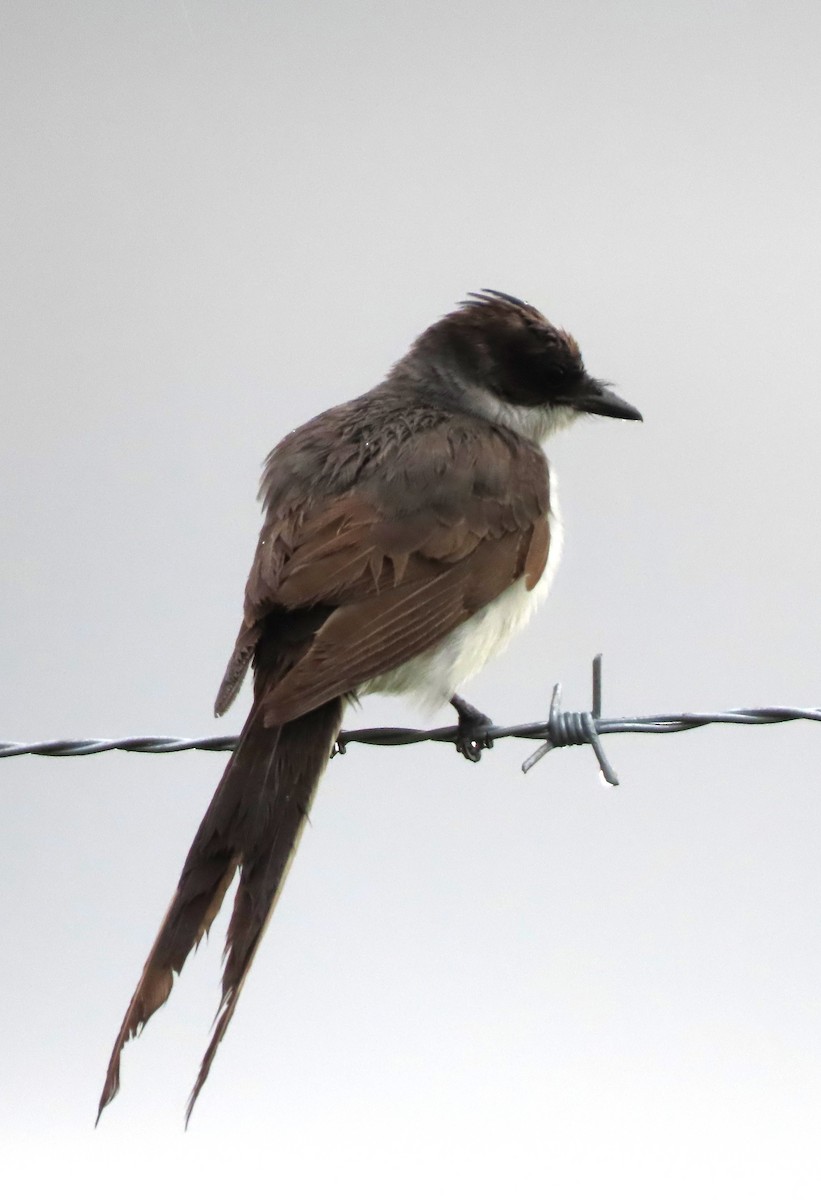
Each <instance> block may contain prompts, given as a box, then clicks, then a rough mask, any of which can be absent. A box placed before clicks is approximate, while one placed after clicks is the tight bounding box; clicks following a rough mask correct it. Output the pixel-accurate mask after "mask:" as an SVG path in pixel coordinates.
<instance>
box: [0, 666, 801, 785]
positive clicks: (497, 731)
mask: <svg viewBox="0 0 821 1200" xmlns="http://www.w3.org/2000/svg"><path fill="white" fill-rule="evenodd" d="M601 706H602V656H601V655H600V654H597V655H596V657H595V658H594V659H593V702H592V706H591V708H590V711H589V712H564V711H563V710H562V707H561V685H560V684H558V683H557V684H556V686H555V687H554V689H553V697H552V699H551V702H550V711H549V713H548V717H547V720H546V721H536V722H532V723H530V724H527V725H508V726H502V725H491V726H489V727H488V728H487V729H483V730H482V745H485V746H492V744H493V743H494V742H495V741H498V740H499V739H501V738H507V737H516V738H526V739H530V740H534V741H539V742H541V743H542V744H541V746H539V748H538V749H537V750H535V751H534V752H533V753H532V754H531V755H530V756H529V757H528V758H526V759H525V761H524V762H523V763H522V770H523V771H525V772H527V771H529V770H530V769H531V768H532V767H535V765H536V763H537V762H539V761H540V760H541V759H542V758H544V756H545V755H546V754H547V753H548V752H549V751H550V750H558V749H559V748H560V747H562V746H583V745H589V746H591V747H592V749H593V753H594V754H595V755H596V758H597V760H598V764H599V768H600V770H601V773H602V775H603V777H604V779H605V780H606V781H607V783H609V784H612V785H613V786H614V787H615V786H616V785H617V784H618V782H619V779H618V776H617V775H616V772H615V771H614V770H613V767H612V765H611V763H610V761H609V760H608V758H607V755H606V754H605V752H604V747H603V746H602V744H601V739H602V737H603V736H604V735H606V734H609V733H683V732H684V731H685V730H687V729H700V728H701V727H702V726H704V725H776V724H780V723H781V722H784V721H821V708H783V707H773V706H770V707H767V708H731V709H728V710H727V711H726V712H699V713H693V712H682V713H661V714H657V715H655V716H650V717H603V716H602V715H601ZM460 735H461V730H460V729H459V726H458V725H446V726H443V727H442V728H440V729H405V728H378V729H349V730H343V731H342V732H341V733H340V734H339V737H338V738H337V741H336V745H335V746H334V751H333V753H334V754H335V755H336V754H344V753H345V751H346V750H347V748H348V746H349V745H351V744H352V743H354V742H358V743H361V744H363V745H367V746H411V745H415V744H416V743H417V742H450V743H452V744H454V745H455V744H456V743H457V741H458V740H459V738H460ZM237 741H238V738H237V737H236V736H234V735H223V736H222V737H206V738H172V737H131V738H120V739H103V738H86V739H83V740H77V741H69V740H61V741H53V742H0V758H16V757H18V756H19V755H22V754H35V755H42V756H46V757H53V758H64V757H68V756H70V755H88V754H102V753H104V752H105V751H107V750H127V751H129V752H131V753H132V754H176V753H178V752H179V751H181V750H216V751H224V750H233V749H235V747H236V745H237ZM480 754H481V748H480V746H479V745H478V743H477V747H476V758H475V760H474V761H478V759H479V757H480Z"/></svg>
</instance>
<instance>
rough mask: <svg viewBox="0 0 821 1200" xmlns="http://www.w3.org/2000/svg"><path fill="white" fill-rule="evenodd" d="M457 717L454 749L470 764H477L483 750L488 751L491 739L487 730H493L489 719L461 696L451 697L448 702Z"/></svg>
mask: <svg viewBox="0 0 821 1200" xmlns="http://www.w3.org/2000/svg"><path fill="white" fill-rule="evenodd" d="M450 702H451V704H452V705H453V707H454V708H455V709H456V712H457V713H458V715H459V733H458V735H457V738H456V749H457V750H458V751H459V753H460V754H463V755H464V756H465V758H466V759H468V760H469V761H470V762H478V761H479V759H480V758H481V757H482V751H483V750H490V749H491V748H492V746H493V739H492V738H491V737H489V736H488V730H489V729H492V728H493V722H492V721H491V719H490V717H488V716H485V714H484V713H483V712H479V709H478V708H474V707H473V705H472V704H468V702H467V700H463V699H462V697H461V696H451V700H450Z"/></svg>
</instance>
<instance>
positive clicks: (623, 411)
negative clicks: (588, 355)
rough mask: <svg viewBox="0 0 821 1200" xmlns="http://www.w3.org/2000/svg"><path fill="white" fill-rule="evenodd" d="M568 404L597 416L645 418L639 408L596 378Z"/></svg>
mask: <svg viewBox="0 0 821 1200" xmlns="http://www.w3.org/2000/svg"><path fill="white" fill-rule="evenodd" d="M568 404H569V405H570V407H571V408H575V409H576V411H577V412H586V413H593V414H595V416H597V417H618V418H619V419H620V420H622V421H643V420H644V418H643V417H642V415H641V413H640V412H639V410H638V409H637V408H633V405H632V404H628V403H627V401H626V400H622V398H621V396H617V395H616V393H615V392H611V390H610V388H609V387H605V386H604V384H603V383H599V382H598V381H597V380H595V379H591V380H590V381H589V382H588V383H587V384H585V387H584V389H583V390H582V391H581V392H579V394H578V395H576V396H574V397H573V398H572V399H571V400H568Z"/></svg>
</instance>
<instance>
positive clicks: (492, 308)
mask: <svg viewBox="0 0 821 1200" xmlns="http://www.w3.org/2000/svg"><path fill="white" fill-rule="evenodd" d="M410 356H412V357H413V359H414V360H416V361H417V362H419V361H423V362H425V363H427V364H428V365H430V366H431V367H433V368H434V369H438V370H439V371H440V372H441V374H442V376H443V378H447V379H449V380H453V381H454V382H455V383H456V384H457V385H459V386H461V387H462V388H463V390H464V394H465V396H466V397H468V400H469V406H470V407H471V408H474V409H476V410H477V411H481V412H483V415H487V416H492V417H493V418H494V419H496V420H502V421H503V422H504V423H505V424H510V425H511V426H513V427H514V428H518V429H519V431H520V432H523V433H528V434H529V435H530V436H535V437H537V438H538V439H541V438H543V437H545V436H547V435H548V434H549V433H551V432H553V431H554V430H555V429H557V428H561V427H562V426H564V425H566V424H567V423H568V422H569V421H571V420H572V419H573V418H574V417H576V416H578V415H579V414H580V413H593V414H595V415H597V416H602V417H620V418H621V419H622V420H627V421H640V420H641V419H642V417H641V413H640V412H639V411H638V409H636V408H634V407H633V406H632V404H628V403H627V402H626V401H625V400H622V399H621V397H619V396H617V395H616V394H615V392H613V391H611V389H610V388H609V387H608V386H607V385H606V384H604V383H602V382H600V381H599V380H597V379H594V378H593V377H592V376H591V375H589V374H588V373H587V371H586V370H585V366H584V362H583V361H582V356H581V352H580V350H579V346H578V343H577V342H576V340H575V338H573V337H572V336H571V335H570V334H569V333H566V332H565V331H564V330H563V329H559V328H557V326H555V325H553V324H551V322H550V321H548V320H547V318H546V317H544V316H543V315H542V313H540V312H539V311H538V309H536V308H534V307H533V306H532V305H530V304H526V303H525V302H524V301H523V300H517V299H516V297H515V296H509V295H507V294H506V293H505V292H497V291H493V290H492V289H490V288H485V289H483V290H482V291H481V292H471V293H470V294H469V296H468V299H467V300H465V301H463V302H462V304H461V305H460V306H459V308H458V309H456V311H455V312H452V313H450V314H449V315H448V316H446V317H443V318H442V320H440V321H437V322H436V324H435V325H431V326H430V328H429V329H426V330H425V332H424V333H423V334H422V335H421V336H420V337H419V338H418V339H417V340H416V342H415V343H414V345H413V347H412V349H411V352H410ZM410 356H409V357H410ZM496 406H500V407H499V408H498V411H497V409H496Z"/></svg>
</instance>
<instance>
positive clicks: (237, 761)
mask: <svg viewBox="0 0 821 1200" xmlns="http://www.w3.org/2000/svg"><path fill="white" fill-rule="evenodd" d="M341 721H342V701H341V700H332V701H330V702H329V703H328V704H325V705H323V706H322V707H321V708H318V709H315V710H314V711H313V712H310V713H306V714H305V716H303V717H300V718H299V719H298V720H296V721H292V722H289V723H288V724H287V725H283V726H277V727H273V728H266V727H265V725H264V720H263V714H262V711H261V708H260V706H259V705H255V706H254V709H253V710H252V711H251V714H250V715H249V717H248V721H247V722H246V725H245V728H244V729H243V732H242V736H241V738H240V741H239V744H238V746H237V749H236V750H235V751H234V754H233V755H232V757H231V760H230V762H229V764H228V766H227V768H226V770H225V773H224V775H223V777H222V780H221V781H220V784H219V786H218V788H217V791H216V793H215V795H214V798H213V800H212V801H211V804H210V806H209V808H208V811H207V812H206V814H205V816H204V818H203V820H202V823H201V825H200V827H199V830H198V831H197V834H196V837H195V838H194V842H193V844H192V846H191V849H190V850H189V852H188V857H187V858H186V861H185V865H184V866H183V869H182V874H181V876H180V881H179V884H178V886H177V890H176V892H175V894H174V897H173V899H172V901H171V904H170V906H169V909H168V912H167V913H166V916H165V919H164V920H163V923H162V925H161V927H160V931H159V933H158V934H157V938H156V941H155V942H154V945H153V947H152V949H151V953H150V954H149V956H148V959H147V961H146V964H145V967H144V968H143V972H142V975H141V977H140V981H139V983H138V984H137V989H136V991H135V992H134V995H133V997H132V1000H131V1003H130V1004H129V1006H128V1010H127V1011H126V1014H125V1018H124V1020H123V1023H122V1026H121V1028H120V1032H119V1034H118V1035H117V1039H116V1041H115V1043H114V1049H113V1051H112V1054H111V1060H110V1062H109V1065H108V1071H107V1073H106V1079H105V1084H104V1087H103V1092H102V1096H101V1097H100V1106H99V1110H98V1113H97V1120H98V1121H99V1119H100V1115H101V1114H102V1111H103V1109H104V1108H105V1107H106V1105H107V1104H109V1103H110V1102H111V1101H112V1100H113V1099H114V1097H115V1096H116V1094H117V1091H118V1090H119V1084H120V1057H121V1054H122V1050H123V1047H124V1045H125V1043H126V1042H127V1041H128V1040H129V1039H130V1038H132V1037H135V1036H137V1035H138V1034H139V1033H140V1032H141V1031H142V1028H143V1026H144V1025H145V1024H146V1022H147V1021H148V1020H149V1018H150V1017H151V1016H152V1014H153V1013H154V1012H156V1010H157V1009H158V1008H159V1007H160V1006H161V1005H162V1004H164V1003H165V1001H166V1000H167V999H168V996H169V994H170V992H171V988H172V985H173V981H174V975H175V974H179V972H180V971H181V970H182V967H183V965H184V963H185V960H186V958H187V957H188V955H189V954H190V952H191V950H192V949H193V948H194V947H195V946H196V945H197V944H198V943H199V941H200V940H201V939H202V937H203V936H204V935H205V934H206V933H207V932H208V929H209V927H210V925H211V922H212V921H213V919H214V917H215V916H216V914H217V912H218V911H219V909H220V906H221V904H222V901H223V899H224V897H225V893H226V891H227V890H228V887H229V886H230V883H231V880H232V879H233V877H234V874H235V872H236V870H237V868H238V867H239V870H240V880H239V885H238V889H237V895H236V899H235V902H234V911H233V914H232V917H231V922H230V924H229V927H228V934H227V937H226V945H225V967H224V971H223V983H222V1001H221V1004H220V1008H219V1011H218V1013H217V1019H216V1028H215V1031H214V1035H213V1037H212V1039H211V1043H210V1045H209V1047H208V1050H207V1051H206V1054H205V1057H204V1059H203V1061H202V1065H201V1066H200V1071H199V1075H198V1077H197V1081H196V1083H195V1085H194V1089H193V1091H192V1093H191V1098H190V1100H189V1102H188V1108H187V1111H186V1124H187V1122H188V1119H189V1118H190V1116H191V1111H192V1109H193V1107H194V1103H195V1101H196V1099H197V1096H198V1095H199V1092H200V1089H201V1088H202V1086H203V1084H204V1083H205V1080H206V1078H207V1077H208V1072H209V1070H210V1068H211V1064H212V1062H213V1059H214V1056H215V1054H216V1052H217V1049H218V1047H219V1044H220V1042H221V1041H222V1038H223V1036H224V1035H225V1031H226V1029H227V1028H228V1025H229V1023H230V1021H231V1018H232V1016H233V1014H234V1010H235V1008H236V1004H237V1000H238V999H239V995H240V992H241V990H242V986H243V984H244V982H245V979H246V977H247V974H248V971H249V969H250V967H251V963H252V962H253V959H254V955H255V953H256V950H257V947H258V945H259V943H260V940H261V938H262V935H263V933H264V932H265V928H266V926H267V923H268V921H269V919H270V917H271V913H272V912H273V909H274V906H275V904H276V901H277V899H278V898H279V895H280V892H281V891H282V886H283V884H284V882H285V878H286V876H287V873H288V870H289V868H290V865H291V861H292V859H293V856H294V853H295V851H296V848H297V845H298V843H299V838H300V835H301V833H302V829H303V826H304V823H305V819H306V817H307V815H308V812H309V810H310V806H311V802H312V800H313V796H314V792H315V790H316V785H317V783H318V781H319V778H320V776H321V775H322V772H323V770H324V768H325V765H326V764H327V762H328V757H329V755H330V751H331V748H332V746H333V741H334V738H335V737H336V735H337V733H338V732H339V727H340V725H341Z"/></svg>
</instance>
